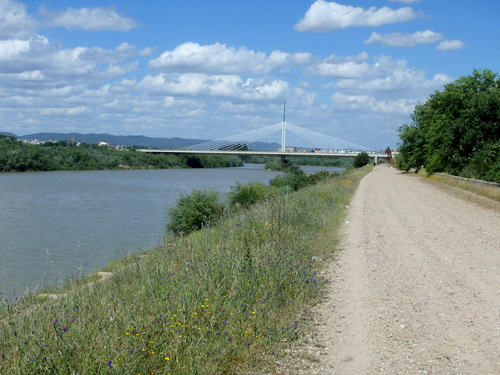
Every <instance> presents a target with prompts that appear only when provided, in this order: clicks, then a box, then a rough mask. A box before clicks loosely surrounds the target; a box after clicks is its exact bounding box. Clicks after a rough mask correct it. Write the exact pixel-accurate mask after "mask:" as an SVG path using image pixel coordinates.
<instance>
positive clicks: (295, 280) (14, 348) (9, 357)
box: [0, 169, 369, 374]
mask: <svg viewBox="0 0 500 375" xmlns="http://www.w3.org/2000/svg"><path fill="white" fill-rule="evenodd" d="M368 170H369V169H362V170H355V171H351V172H349V174H347V175H342V176H337V177H335V178H333V179H330V180H328V181H325V182H322V183H320V184H318V185H315V186H310V187H307V188H305V189H302V190H300V191H298V192H296V193H293V194H289V195H284V196H279V197H277V198H274V199H272V200H268V201H265V202H261V203H259V204H256V205H253V206H251V207H250V208H248V209H247V210H245V211H239V212H236V213H232V214H231V215H230V216H228V217H227V218H225V219H223V220H221V221H220V222H219V223H218V224H217V225H216V226H214V227H211V228H204V229H202V230H200V231H197V232H194V233H192V234H190V235H189V236H185V237H178V236H177V237H176V236H168V237H167V238H166V239H165V241H164V243H163V244H162V245H161V246H160V247H158V248H156V249H153V250H150V251H147V252H144V253H141V254H133V255H130V256H128V257H125V258H123V259H120V260H117V261H116V262H114V263H112V264H110V265H108V266H107V267H106V268H105V269H104V270H103V271H106V273H102V272H101V273H99V274H94V275H90V276H88V277H82V278H78V279H77V280H74V281H68V283H67V285H65V286H63V287H59V288H54V289H52V290H45V291H44V292H43V293H42V294H33V295H29V296H26V297H25V298H23V299H21V300H18V301H17V302H16V303H15V304H11V303H8V302H5V301H4V303H3V306H2V308H1V309H0V373H1V374H84V373H85V374H107V373H110V374H113V373H120V374H121V373H124V374H139V373H140V374H169V373H171V374H188V373H189V374H234V373H238V372H242V369H243V368H245V369H246V368H248V367H249V366H259V365H261V363H262V361H261V359H262V358H263V356H264V354H266V355H267V356H268V355H272V353H273V350H276V348H277V347H278V344H281V345H282V344H283V342H290V341H293V340H295V339H297V338H298V337H300V336H301V335H302V334H303V332H304V330H306V329H307V325H306V324H305V323H304V321H303V319H302V318H301V316H302V314H303V312H304V310H306V309H307V307H308V306H310V305H312V304H314V303H315V302H316V301H317V300H318V299H319V298H320V297H321V293H322V290H323V286H324V280H323V279H322V277H321V276H319V274H318V270H319V268H320V267H321V266H322V264H321V263H320V259H321V258H323V259H325V258H327V257H328V256H329V255H331V254H332V253H333V251H334V250H335V241H336V238H337V228H338V227H339V226H340V222H341V221H342V218H343V215H344V210H345V206H346V204H347V203H348V202H349V200H350V197H351V196H352V194H353V192H354V190H355V188H356V186H357V184H358V181H359V180H360V178H361V177H362V176H363V175H364V174H366V173H367V171H368ZM99 275H106V276H108V277H106V278H102V277H101V278H100V276H99Z"/></svg>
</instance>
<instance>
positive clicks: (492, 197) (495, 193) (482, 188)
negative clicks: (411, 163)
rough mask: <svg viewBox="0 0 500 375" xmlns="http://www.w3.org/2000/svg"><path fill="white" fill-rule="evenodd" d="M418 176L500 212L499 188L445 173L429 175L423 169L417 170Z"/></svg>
mask: <svg viewBox="0 0 500 375" xmlns="http://www.w3.org/2000/svg"><path fill="white" fill-rule="evenodd" d="M418 175H419V176H420V177H423V178H425V181H427V182H429V183H432V184H434V185H435V186H437V187H439V188H441V189H444V190H446V191H448V192H450V193H452V194H454V195H456V196H458V197H460V198H462V199H465V200H468V201H471V202H473V203H475V204H478V205H481V206H483V207H486V208H489V209H493V210H496V211H499V212H500V188H499V187H498V186H494V185H487V184H478V183H476V182H474V181H473V180H472V181H470V180H466V179H464V180H457V179H454V178H452V177H448V176H446V175H438V174H432V175H429V174H428V173H427V172H426V171H425V170H423V169H422V170H420V171H419V172H418Z"/></svg>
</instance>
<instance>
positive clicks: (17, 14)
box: [0, 0, 37, 39]
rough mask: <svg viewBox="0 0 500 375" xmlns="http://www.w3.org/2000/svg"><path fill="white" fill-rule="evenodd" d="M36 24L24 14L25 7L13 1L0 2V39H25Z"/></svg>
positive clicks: (1, 0)
mask: <svg viewBox="0 0 500 375" xmlns="http://www.w3.org/2000/svg"><path fill="white" fill-rule="evenodd" d="M36 27H37V22H36V21H35V20H34V19H33V18H32V17H31V16H29V15H28V14H27V13H26V6H25V5H24V4H22V3H20V2H17V1H13V0H0V39H10V38H14V39H17V38H26V37H28V36H29V35H30V34H31V33H32V32H33V31H35V29H36Z"/></svg>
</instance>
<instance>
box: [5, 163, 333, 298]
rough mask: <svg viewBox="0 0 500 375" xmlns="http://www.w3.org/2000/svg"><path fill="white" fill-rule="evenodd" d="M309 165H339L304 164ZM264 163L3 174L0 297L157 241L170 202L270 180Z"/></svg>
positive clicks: (92, 268) (20, 293)
mask: <svg viewBox="0 0 500 375" xmlns="http://www.w3.org/2000/svg"><path fill="white" fill-rule="evenodd" d="M305 168H307V169H306V171H309V172H314V171H316V170H324V169H327V170H329V171H337V172H338V171H339V170H338V169H335V168H319V167H305ZM276 175H277V173H276V172H266V171H264V167H263V165H260V164H246V165H245V166H244V167H240V168H220V169H218V168H217V169H166V170H165V169H164V170H126V171H77V172H73V171H72V172H40V173H2V174H0V297H1V298H8V299H11V300H13V299H15V298H17V297H19V296H23V295H24V294H25V293H27V292H31V291H36V290H40V289H41V288H42V287H43V286H46V285H53V284H55V283H57V282H58V281H61V280H64V279H65V278H68V277H72V276H74V275H76V273H77V272H80V271H82V270H83V271H84V272H92V271H95V270H97V269H99V268H101V267H103V266H105V265H106V264H107V263H108V262H109V261H111V260H114V259H117V258H118V257H121V256H124V255H126V254H128V253H130V252H134V251H140V250H144V249H149V248H152V247H155V246H156V245H158V244H159V243H160V242H161V239H162V237H163V236H164V234H165V224H166V222H167V220H168V210H169V208H171V207H173V206H174V205H175V204H176V202H177V200H178V198H179V196H180V194H181V193H189V192H191V191H192V190H193V189H200V188H210V189H217V190H218V191H220V192H221V194H226V193H228V192H229V191H230V190H231V186H233V185H235V183H236V181H239V182H241V183H247V182H250V181H261V182H264V183H268V182H269V180H270V179H272V178H273V177H275V176H276Z"/></svg>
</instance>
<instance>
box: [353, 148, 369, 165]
mask: <svg viewBox="0 0 500 375" xmlns="http://www.w3.org/2000/svg"><path fill="white" fill-rule="evenodd" d="M367 164H370V155H368V154H367V153H366V152H364V151H363V152H360V153H359V154H357V155H356V157H355V158H354V161H353V163H352V165H353V166H354V168H361V167H364V166H365V165H367Z"/></svg>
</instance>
